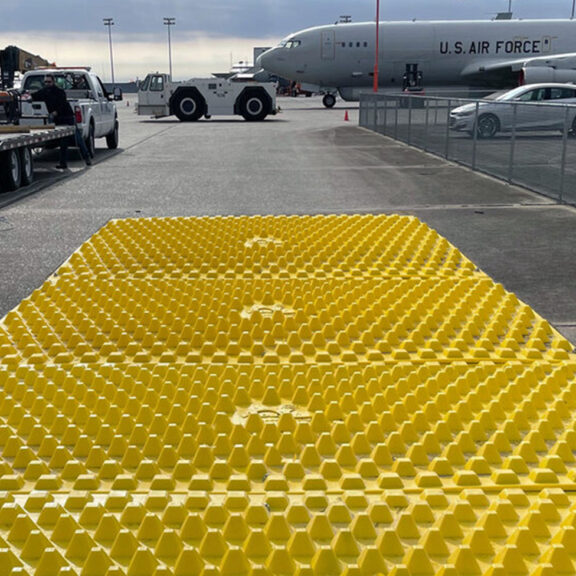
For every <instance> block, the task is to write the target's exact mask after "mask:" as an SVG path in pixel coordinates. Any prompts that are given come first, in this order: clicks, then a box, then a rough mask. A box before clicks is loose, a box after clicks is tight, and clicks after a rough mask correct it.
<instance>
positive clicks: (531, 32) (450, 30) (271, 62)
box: [258, 19, 576, 108]
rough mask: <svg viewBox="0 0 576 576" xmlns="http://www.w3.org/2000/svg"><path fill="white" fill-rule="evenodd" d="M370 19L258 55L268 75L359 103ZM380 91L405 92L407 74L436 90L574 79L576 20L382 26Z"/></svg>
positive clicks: (294, 37) (367, 77) (371, 37)
mask: <svg viewBox="0 0 576 576" xmlns="http://www.w3.org/2000/svg"><path fill="white" fill-rule="evenodd" d="M375 45H376V24H375V22H358V23H336V24H333V25H327V26H316V27H314V28H308V29H306V30H301V31H299V32H296V33H294V34H291V35H289V36H287V37H286V38H284V39H283V40H282V41H281V42H280V44H279V45H278V46H276V47H275V48H272V49H271V50H268V51H267V52H264V53H263V54H261V55H260V56H259V58H258V64H259V65H260V66H261V67H262V68H263V69H264V70H265V71H267V72H269V73H272V74H276V75H278V76H280V77H283V78H287V79H289V80H292V81H295V82H300V83H305V84H312V85H316V86H318V88H319V90H320V91H323V92H325V95H324V98H323V104H324V106H326V107H327V108H332V107H333V106H334V104H335V103H336V93H337V92H338V93H339V94H340V96H341V97H342V99H343V100H345V101H351V100H358V98H359V93H360V92H361V91H366V88H368V87H371V86H373V83H374V59H375ZM378 69H379V71H378V86H379V87H389V88H394V87H397V88H400V89H402V88H406V74H407V71H408V70H410V72H411V73H412V74H413V76H414V77H415V78H417V79H423V81H424V83H425V85H426V86H427V87H428V86H437V87H440V86H442V87H452V86H462V87H463V86H466V87H468V88H494V89H495V90H499V89H503V88H512V87H514V86H518V85H522V84H529V83H530V84H531V83H535V82H576V21H574V20H499V19H495V20H488V21H486V20H484V21H456V20H454V21H411V22H380V23H379V55H378Z"/></svg>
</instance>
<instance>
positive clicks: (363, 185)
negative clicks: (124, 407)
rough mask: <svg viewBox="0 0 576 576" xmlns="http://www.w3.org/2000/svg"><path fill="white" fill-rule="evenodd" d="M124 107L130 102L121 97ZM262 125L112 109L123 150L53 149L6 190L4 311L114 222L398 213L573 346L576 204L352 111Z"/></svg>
mask: <svg viewBox="0 0 576 576" xmlns="http://www.w3.org/2000/svg"><path fill="white" fill-rule="evenodd" d="M128 103H130V104H131V105H130V106H128V105H127V104H128ZM279 104H280V105H281V106H282V108H283V112H282V113H281V114H280V115H278V116H276V117H273V118H271V119H269V120H267V121H266V122H263V123H248V122H245V121H243V120H242V119H241V118H238V119H237V118H233V119H230V118H221V119H218V118H213V119H212V120H210V121H205V120H203V121H200V122H196V123H180V122H178V121H177V120H176V119H173V118H168V119H161V120H149V119H146V118H141V117H138V116H136V115H135V114H134V101H133V99H130V100H128V101H127V102H121V103H119V112H120V123H121V128H120V148H119V150H117V151H109V150H106V148H105V143H104V142H102V143H100V142H98V144H97V155H96V162H95V165H94V166H92V167H91V168H86V167H83V166H82V163H81V162H80V161H79V159H77V158H76V157H74V156H72V158H71V159H72V160H73V161H72V162H71V171H70V172H69V173H66V174H60V173H58V172H57V171H56V170H55V169H54V165H55V164H56V163H57V158H56V155H55V154H54V153H53V152H51V153H46V154H44V155H43V156H42V157H41V158H40V161H39V162H38V163H37V168H38V179H37V181H36V183H35V184H33V185H32V187H30V188H28V189H23V190H21V191H19V193H18V194H12V195H9V194H0V262H2V266H1V267H0V317H1V316H3V315H5V314H6V313H7V312H8V311H9V310H11V309H12V308H14V307H15V306H17V305H18V304H19V302H20V301H21V300H22V299H23V298H25V297H27V296H28V295H29V294H30V293H31V292H32V291H33V290H35V289H37V288H39V287H40V286H41V285H42V283H43V282H44V281H45V280H46V279H47V278H48V277H49V276H50V275H51V274H52V273H53V272H54V271H55V270H56V269H57V268H58V267H59V266H60V265H61V264H62V263H63V262H64V261H65V260H66V259H67V258H69V256H70V255H71V254H72V253H73V252H74V251H75V250H76V249H78V248H79V246H80V245H81V244H82V243H83V242H84V241H86V240H87V239H88V238H90V236H92V234H94V233H95V232H96V231H97V230H98V229H100V228H101V227H102V226H104V225H105V224H106V223H107V222H108V221H109V220H111V219H114V218H132V217H152V216H200V215H250V214H328V213H401V214H413V215H416V216H418V217H419V218H420V219H421V220H423V221H424V222H426V223H427V224H429V225H430V226H432V227H433V228H435V229H436V230H438V231H439V232H440V233H441V234H442V235H444V236H445V237H446V238H448V240H450V241H451V242H452V243H453V244H455V245H456V246H457V247H458V248H459V249H460V250H461V251H462V252H464V253H465V254H466V255H467V256H468V257H469V258H470V259H471V260H473V261H474V262H475V263H476V264H477V265H478V266H479V267H480V268H481V269H483V270H484V271H485V272H486V273H487V274H489V275H490V276H491V277H492V278H493V279H494V280H496V281H497V282H501V283H502V284H503V285H504V286H505V288H507V289H508V290H510V291H512V292H515V293H516V294H517V295H518V297H519V298H521V299H522V300H524V301H525V302H526V303H527V304H529V305H530V306H532V307H533V308H534V309H535V310H536V311H537V312H538V313H539V314H541V315H542V316H544V317H545V318H546V319H547V320H549V321H550V322H552V323H553V324H554V325H555V327H556V328H557V329H558V330H559V331H560V332H562V333H563V334H565V335H566V336H567V337H568V338H569V339H570V340H571V341H572V342H573V343H576V282H575V281H574V280H575V279H576V249H575V248H574V246H576V210H575V209H574V208H571V207H569V206H566V205H560V204H557V203H555V202H554V201H553V200H551V199H548V198H546V197H544V196H540V195H538V194H536V193H534V192H530V191H528V190H525V189H522V188H519V187H515V186H510V185H508V184H506V183H504V182H500V181H497V180H494V179H492V178H489V177H487V176H483V175H481V174H477V173H473V172H471V171H470V170H468V169H466V168H463V167H461V166H459V165H456V164H452V163H449V162H446V161H443V160H441V159H440V158H437V157H434V156H431V155H429V154H426V153H424V152H421V151H418V150H415V149H413V148H410V147H408V146H405V145H403V144H400V143H398V142H396V141H394V140H391V139H388V138H386V137H383V136H381V135H378V134H375V133H373V132H370V131H368V130H365V129H363V128H359V127H358V107H357V105H351V106H347V107H346V109H347V110H348V115H349V118H350V120H349V121H345V120H344V115H345V107H344V105H343V104H342V103H339V104H338V105H337V107H336V108H334V109H332V110H326V109H324V108H323V107H322V105H321V102H320V98H316V97H314V98H307V99H305V98H298V99H291V98H285V99H280V100H279Z"/></svg>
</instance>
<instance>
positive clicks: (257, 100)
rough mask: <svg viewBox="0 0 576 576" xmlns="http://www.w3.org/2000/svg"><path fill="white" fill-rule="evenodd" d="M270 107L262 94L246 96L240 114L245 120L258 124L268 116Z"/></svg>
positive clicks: (241, 104) (241, 103)
mask: <svg viewBox="0 0 576 576" xmlns="http://www.w3.org/2000/svg"><path fill="white" fill-rule="evenodd" d="M269 109H270V106H269V105H268V102H267V101H266V99H265V98H264V96H263V95H262V94H258V93H254V94H246V95H245V96H244V98H243V99H242V102H240V114H241V115H242V117H243V118H244V120H248V121H249V122H257V121H260V120H264V118H266V116H268V112H269V111H270V110H269Z"/></svg>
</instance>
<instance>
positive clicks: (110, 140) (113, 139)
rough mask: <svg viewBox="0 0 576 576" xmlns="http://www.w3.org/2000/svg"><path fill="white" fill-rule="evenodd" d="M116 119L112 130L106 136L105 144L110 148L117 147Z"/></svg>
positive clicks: (114, 148)
mask: <svg viewBox="0 0 576 576" xmlns="http://www.w3.org/2000/svg"><path fill="white" fill-rule="evenodd" d="M118 130H119V126H118V120H115V121H114V130H113V131H112V132H111V133H110V134H108V135H107V136H106V145H107V146H108V148H109V149H110V150H116V148H118V141H119V134H118Z"/></svg>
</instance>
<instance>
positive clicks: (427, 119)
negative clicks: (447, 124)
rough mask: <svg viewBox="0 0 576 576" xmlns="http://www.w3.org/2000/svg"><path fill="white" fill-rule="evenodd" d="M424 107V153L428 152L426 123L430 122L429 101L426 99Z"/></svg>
mask: <svg viewBox="0 0 576 576" xmlns="http://www.w3.org/2000/svg"><path fill="white" fill-rule="evenodd" d="M424 102H425V106H426V116H425V120H424V151H425V152H427V151H428V121H429V120H430V100H429V99H428V98H426V100H425V101H424Z"/></svg>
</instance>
